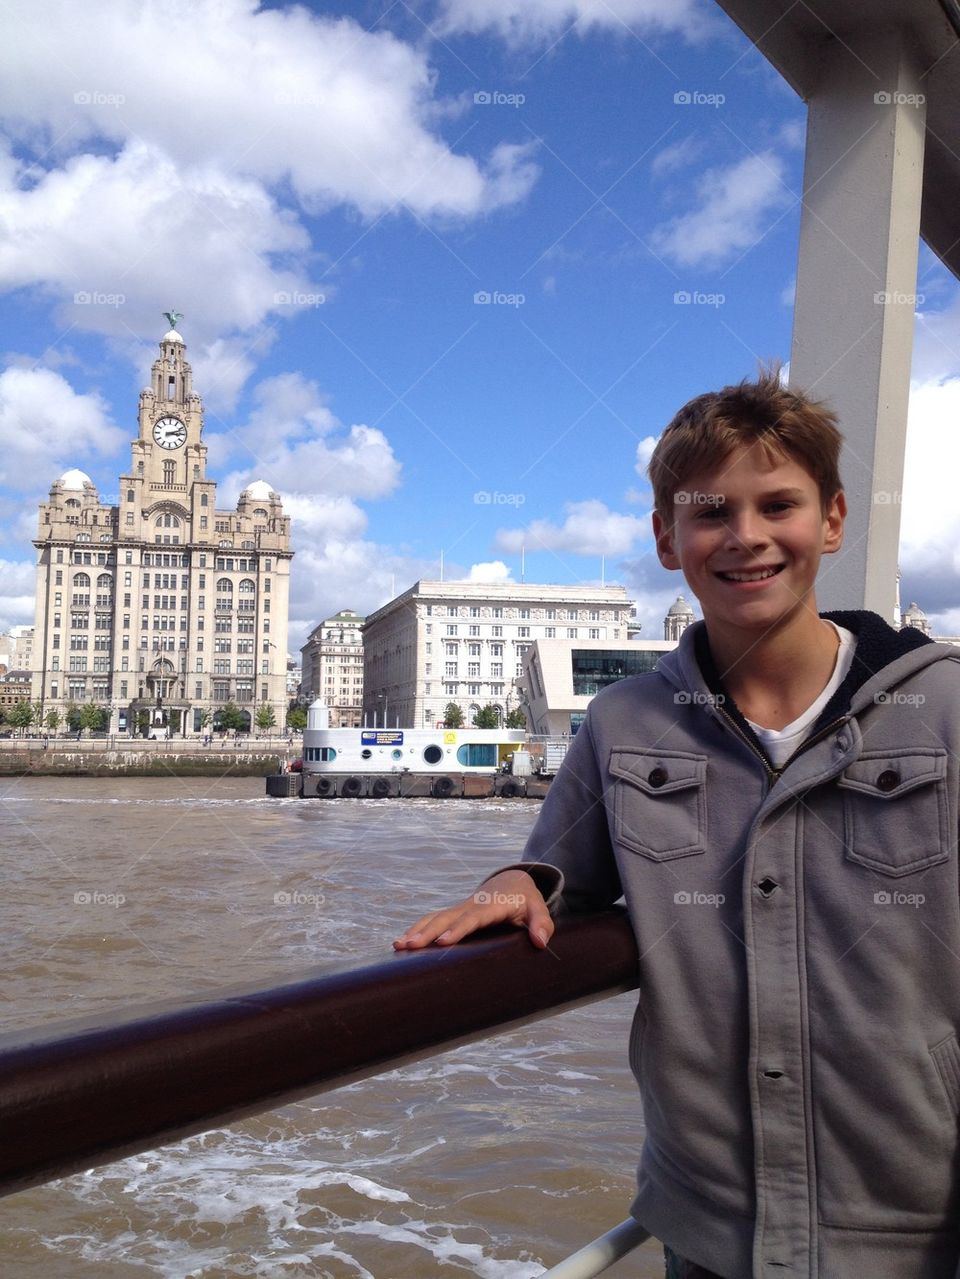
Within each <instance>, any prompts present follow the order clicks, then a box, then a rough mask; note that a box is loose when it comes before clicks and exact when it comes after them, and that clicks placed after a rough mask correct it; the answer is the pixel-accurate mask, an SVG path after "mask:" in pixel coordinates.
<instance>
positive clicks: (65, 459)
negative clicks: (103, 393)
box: [0, 368, 127, 489]
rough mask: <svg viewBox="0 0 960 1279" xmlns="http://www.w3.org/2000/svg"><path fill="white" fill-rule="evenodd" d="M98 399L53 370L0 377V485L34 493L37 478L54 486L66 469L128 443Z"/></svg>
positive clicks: (8, 373) (18, 371)
mask: <svg viewBox="0 0 960 1279" xmlns="http://www.w3.org/2000/svg"><path fill="white" fill-rule="evenodd" d="M126 438H127V437H126V434H125V433H124V432H123V431H121V430H120V429H119V428H118V427H116V426H114V425H113V424H112V423H111V421H110V420H109V417H108V413H107V407H106V405H105V403H104V402H103V400H102V399H101V398H100V396H99V395H97V394H90V395H78V394H77V393H76V391H74V390H73V388H72V387H71V386H70V385H69V383H68V382H66V381H65V380H64V379H63V378H62V377H61V376H60V374H59V373H54V372H52V370H50V369H42V368H37V369H25V368H9V369H5V370H4V372H3V373H0V483H2V484H6V485H8V486H9V487H10V488H15V489H24V488H30V489H34V488H35V487H36V484H37V479H38V473H39V476H40V477H44V478H45V479H46V483H47V484H52V483H53V481H54V480H55V479H57V477H58V476H59V475H60V474H61V473H62V472H63V471H64V470H66V469H67V468H68V467H75V466H76V467H80V468H81V470H82V469H83V468H84V464H85V463H87V464H89V461H90V459H91V458H94V457H99V456H109V455H110V454H111V453H113V452H115V451H116V450H117V449H119V448H120V447H121V446H122V445H123V443H124V442H125V440H126Z"/></svg>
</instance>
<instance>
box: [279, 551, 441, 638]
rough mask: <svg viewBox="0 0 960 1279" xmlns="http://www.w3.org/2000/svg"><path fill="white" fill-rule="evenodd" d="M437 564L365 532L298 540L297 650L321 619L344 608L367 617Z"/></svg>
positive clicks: (293, 585) (294, 579)
mask: <svg viewBox="0 0 960 1279" xmlns="http://www.w3.org/2000/svg"><path fill="white" fill-rule="evenodd" d="M435 569H436V565H435V564H431V563H428V562H427V561H425V560H415V559H412V558H409V557H405V556H402V555H398V554H397V553H396V552H395V551H393V550H391V549H390V548H389V547H386V546H380V545H378V544H377V543H375V542H371V541H366V540H364V539H363V538H360V537H355V538H351V537H343V538H337V537H333V536H328V537H325V538H324V539H322V540H318V539H315V538H309V539H308V540H307V541H306V542H305V543H304V544H301V543H299V541H298V543H297V545H296V554H295V556H294V559H293V563H292V565H291V569H290V642H289V647H290V650H291V652H296V651H297V650H298V649H299V648H300V646H301V645H302V644H304V643H305V642H306V638H307V636H308V635H309V633H310V631H311V630H312V629H313V627H314V626H316V625H317V623H318V622H322V621H323V619H324V618H326V617H330V616H332V615H333V614H334V613H336V612H337V610H338V609H341V608H352V609H355V610H356V612H358V613H360V614H361V615H362V616H367V615H369V614H370V613H372V612H374V610H375V609H378V608H380V607H382V606H383V605H384V604H386V603H387V601H388V600H390V599H392V598H393V597H394V595H399V594H400V592H401V591H404V590H406V589H407V587H408V586H411V585H412V584H413V583H414V582H415V581H416V580H417V579H418V578H421V577H428V578H433V577H434V576H435Z"/></svg>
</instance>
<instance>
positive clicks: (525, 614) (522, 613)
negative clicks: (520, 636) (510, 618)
mask: <svg viewBox="0 0 960 1279" xmlns="http://www.w3.org/2000/svg"><path fill="white" fill-rule="evenodd" d="M520 616H521V617H529V616H530V610H529V609H528V608H522V609H521V610H520Z"/></svg>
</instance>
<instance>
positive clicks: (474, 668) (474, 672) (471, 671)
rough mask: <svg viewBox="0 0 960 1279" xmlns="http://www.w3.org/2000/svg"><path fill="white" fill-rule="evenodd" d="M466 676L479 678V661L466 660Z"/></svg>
mask: <svg viewBox="0 0 960 1279" xmlns="http://www.w3.org/2000/svg"><path fill="white" fill-rule="evenodd" d="M467 678H468V679H479V678H480V663H479V662H468V663H467Z"/></svg>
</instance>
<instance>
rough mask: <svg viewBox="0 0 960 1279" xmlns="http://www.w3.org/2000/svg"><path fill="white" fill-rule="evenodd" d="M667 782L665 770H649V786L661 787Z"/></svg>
mask: <svg viewBox="0 0 960 1279" xmlns="http://www.w3.org/2000/svg"><path fill="white" fill-rule="evenodd" d="M666 780H667V770H666V769H665V768H659V767H658V768H651V770H650V774H649V776H648V777H647V781H648V782H649V783H650V785H651V786H654V787H657V786H662V785H663V784H664V782H665V781H666Z"/></svg>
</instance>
